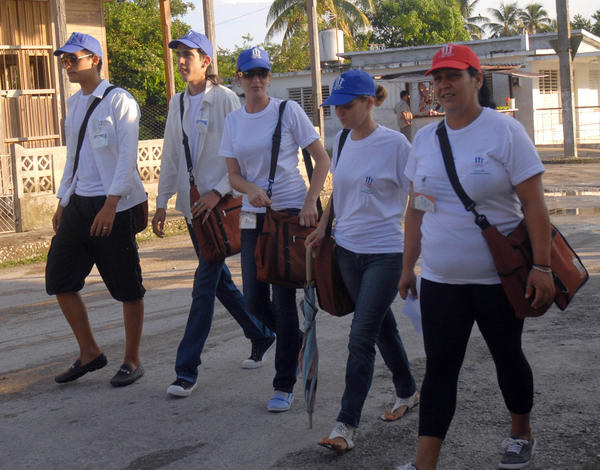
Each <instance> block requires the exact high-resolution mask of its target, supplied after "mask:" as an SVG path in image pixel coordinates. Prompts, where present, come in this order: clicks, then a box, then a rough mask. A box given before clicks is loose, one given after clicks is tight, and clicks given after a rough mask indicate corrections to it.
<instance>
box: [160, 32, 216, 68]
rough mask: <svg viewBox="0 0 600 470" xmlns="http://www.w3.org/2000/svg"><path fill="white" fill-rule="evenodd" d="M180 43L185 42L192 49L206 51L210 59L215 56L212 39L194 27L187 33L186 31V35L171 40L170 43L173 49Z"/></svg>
mask: <svg viewBox="0 0 600 470" xmlns="http://www.w3.org/2000/svg"><path fill="white" fill-rule="evenodd" d="M179 44H183V45H184V46H187V47H189V48H191V49H202V50H203V51H204V53H205V54H206V55H207V56H208V57H210V60H212V58H213V46H212V44H211V42H210V39H208V38H207V37H206V36H205V35H204V34H202V33H198V32H197V31H194V30H193V29H190V30H189V31H188V32H187V33H185V36H183V37H181V38H179V39H174V40H173V41H171V42H170V43H169V47H170V48H171V49H177V46H179Z"/></svg>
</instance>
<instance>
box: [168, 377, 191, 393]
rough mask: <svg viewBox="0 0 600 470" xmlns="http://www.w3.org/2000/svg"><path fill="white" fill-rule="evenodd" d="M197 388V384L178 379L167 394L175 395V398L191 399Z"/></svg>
mask: <svg viewBox="0 0 600 470" xmlns="http://www.w3.org/2000/svg"><path fill="white" fill-rule="evenodd" d="M195 388H196V382H190V381H189V380H185V379H179V378H178V379H177V380H175V382H173V383H172V384H171V385H169V388H167V393H168V394H169V395H173V396H175V397H189V396H190V395H191V394H192V392H193V391H194V389H195Z"/></svg>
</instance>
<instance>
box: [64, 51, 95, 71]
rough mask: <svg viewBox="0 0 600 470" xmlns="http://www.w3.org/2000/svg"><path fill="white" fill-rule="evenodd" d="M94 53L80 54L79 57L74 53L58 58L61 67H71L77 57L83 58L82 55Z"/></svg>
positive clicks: (88, 55) (77, 59)
mask: <svg viewBox="0 0 600 470" xmlns="http://www.w3.org/2000/svg"><path fill="white" fill-rule="evenodd" d="M93 55H94V54H86V55H80V56H79V57H77V56H76V55H63V56H61V58H60V63H61V65H62V66H63V67H65V68H66V67H73V66H74V65H75V64H76V63H77V61H79V59H83V58H84V57H90V56H93Z"/></svg>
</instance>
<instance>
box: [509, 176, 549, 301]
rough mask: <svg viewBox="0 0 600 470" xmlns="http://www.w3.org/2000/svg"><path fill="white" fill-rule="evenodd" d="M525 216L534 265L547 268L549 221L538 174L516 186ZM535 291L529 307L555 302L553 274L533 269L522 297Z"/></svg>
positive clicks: (526, 296) (527, 296) (540, 178)
mask: <svg viewBox="0 0 600 470" xmlns="http://www.w3.org/2000/svg"><path fill="white" fill-rule="evenodd" d="M515 190H516V191H517V195H518V196H519V200H520V201H521V205H522V206H523V214H524V215H525V223H526V225H527V232H528V233H529V239H530V240H531V248H532V250H533V264H538V265H543V266H550V218H549V216H548V209H547V208H546V203H545V202H544V190H543V186H542V175H541V174H538V175H535V176H532V177H531V178H529V179H527V180H525V181H523V182H522V183H520V184H518V185H517V186H516V187H515ZM534 292H535V297H534V299H533V302H532V304H531V306H532V307H533V308H539V307H543V306H546V305H548V304H550V303H552V300H553V299H554V281H553V279H552V273H551V272H548V273H545V272H541V271H539V270H537V269H532V270H531V271H530V272H529V276H528V278H527V288H526V290H525V298H527V299H529V298H530V297H531V296H532V295H533V294H534Z"/></svg>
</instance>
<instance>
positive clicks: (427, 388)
mask: <svg viewBox="0 0 600 470" xmlns="http://www.w3.org/2000/svg"><path fill="white" fill-rule="evenodd" d="M420 298H421V315H422V323H423V340H424V344H425V353H426V355H427V365H426V370H425V378H424V380H423V386H422V389H421V404H420V409H419V435H420V436H432V437H439V438H440V439H444V437H445V436H446V432H447V431H448V428H449V426H450V422H451V421H452V417H453V416H454V411H455V409H456V390H457V384H458V375H459V372H460V368H461V366H462V363H463V359H464V356H465V351H466V349H467V343H468V341H469V337H470V335H471V329H472V328H473V323H474V322H477V326H478V327H479V330H480V331H481V334H482V335H483V338H484V340H485V342H486V343H487V345H488V348H489V350H490V353H491V354H492V358H493V360H494V364H495V365H496V374H497V377H498V384H499V385H500V390H501V391H502V396H503V397H504V402H505V404H506V407H507V408H508V410H509V411H511V412H513V413H517V414H526V413H529V412H530V411H531V408H532V406H533V376H532V373H531V368H530V367H529V363H528V362H527V359H526V358H525V355H524V354H523V350H522V349H521V334H522V332H523V320H521V319H518V318H516V317H515V316H514V313H513V309H512V307H511V306H510V304H509V302H508V299H507V298H506V295H505V294H504V290H503V289H502V286H501V285H500V284H496V285H477V284H467V285H456V284H441V283H437V282H432V281H428V280H426V279H422V282H421V292H420Z"/></svg>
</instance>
